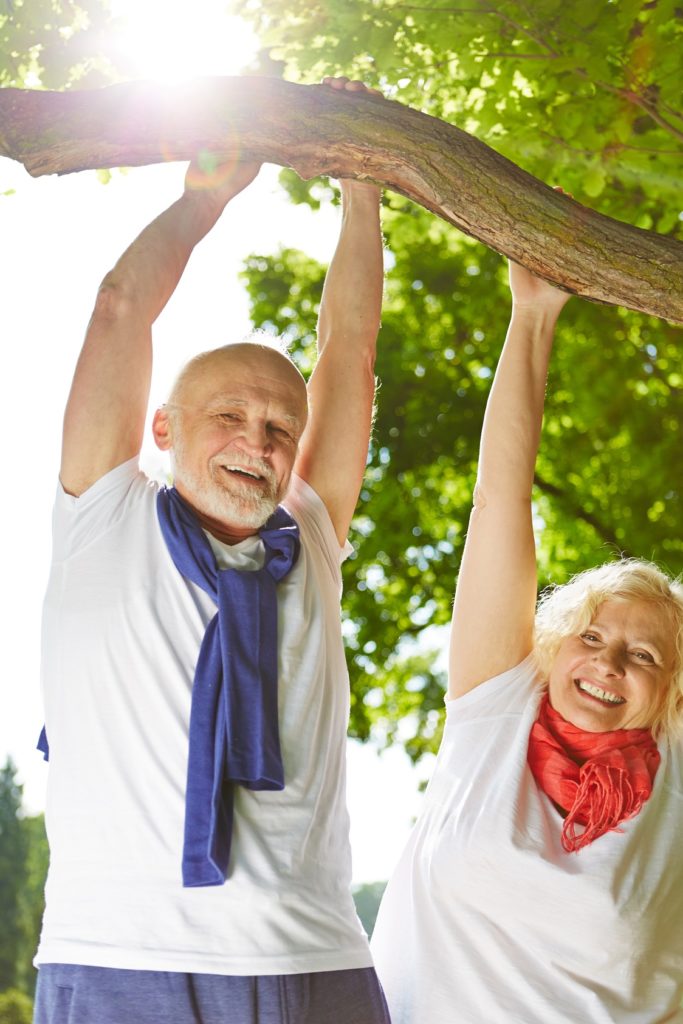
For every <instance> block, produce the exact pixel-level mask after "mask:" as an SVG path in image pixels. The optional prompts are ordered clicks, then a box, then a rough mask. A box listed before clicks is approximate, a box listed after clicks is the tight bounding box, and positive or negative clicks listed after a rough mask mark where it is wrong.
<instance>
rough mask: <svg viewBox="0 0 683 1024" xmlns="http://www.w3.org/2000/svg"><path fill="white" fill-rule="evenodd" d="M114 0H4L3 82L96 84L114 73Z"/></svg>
mask: <svg viewBox="0 0 683 1024" xmlns="http://www.w3.org/2000/svg"><path fill="white" fill-rule="evenodd" d="M108 23H109V4H108V0H0V86H3V87H4V86H26V87H29V88H38V87H39V86H44V87H45V88H46V89H64V88H71V87H83V86H85V85H87V86H90V87H95V86H98V85H102V84H103V83H104V82H106V81H110V80H111V78H112V75H113V73H114V72H113V67H112V63H111V58H110V56H109V55H108V54H107V52H106V51H107V47H106V36H105V34H104V33H105V28H106V26H107V25H108Z"/></svg>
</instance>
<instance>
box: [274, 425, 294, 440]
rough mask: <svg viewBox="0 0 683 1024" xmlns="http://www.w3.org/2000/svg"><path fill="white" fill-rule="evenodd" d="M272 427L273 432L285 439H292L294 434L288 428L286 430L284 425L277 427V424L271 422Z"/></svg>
mask: <svg viewBox="0 0 683 1024" xmlns="http://www.w3.org/2000/svg"><path fill="white" fill-rule="evenodd" d="M270 429H271V432H272V433H273V434H277V436H278V437H281V438H282V439H283V440H285V441H291V439H292V435H291V434H290V432H289V431H288V430H285V428H284V427H276V426H275V425H272V424H271V427H270Z"/></svg>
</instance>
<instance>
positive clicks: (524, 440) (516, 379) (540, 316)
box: [475, 306, 557, 505]
mask: <svg viewBox="0 0 683 1024" xmlns="http://www.w3.org/2000/svg"><path fill="white" fill-rule="evenodd" d="M556 320H557V313H555V312H554V311H553V310H548V309H544V308H543V307H542V306H539V307H537V308H534V307H522V308H516V307H514V306H513V311H512V317H511V320H510V326H509V328H508V333H507V337H506V339H505V345H504V347H503V351H502V353H501V357H500V360H499V363H498V368H497V370H496V374H495V378H494V381H493V385H492V387H491V392H490V395H489V400H488V403H487V406H486V413H485V416H484V425H483V429H482V437H481V448H480V453H479V470H478V477H477V492H476V494H475V505H476V504H479V503H488V502H489V501H491V499H493V498H495V499H496V500H498V499H501V498H502V499H504V500H520V499H521V500H528V499H530V498H531V488H532V483H533V477H534V467H535V463H536V455H537V452H538V446H539V443H540V437H541V424H542V420H543V405H544V398H545V387H546V379H547V373H548V362H549V360H550V353H551V350H552V344H553V335H554V329H555V322H556Z"/></svg>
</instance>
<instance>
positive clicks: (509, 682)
mask: <svg viewBox="0 0 683 1024" xmlns="http://www.w3.org/2000/svg"><path fill="white" fill-rule="evenodd" d="M540 688H541V684H540V680H539V678H538V673H537V670H536V663H535V659H534V656H533V654H530V655H528V657H526V658H525V659H524V661H521V662H520V663H519V665H515V666H513V668H509V669H507V670H506V671H505V672H501V673H500V674H499V675H497V676H493V677H492V678H491V679H487V680H486V682H483V683H480V684H479V686H475V687H474V689H472V690H469V691H468V692H467V693H464V694H463V695H462V696H461V697H456V698H455V699H454V700H447V701H446V714H447V716H448V720H449V721H451V720H455V721H458V722H464V721H468V720H471V719H475V718H483V717H486V716H488V715H501V714H512V715H514V714H519V713H520V711H521V710H522V709H523V708H524V707H525V706H526V704H527V702H528V700H529V697H530V695H531V694H532V693H533V692H534V691H538V690H540Z"/></svg>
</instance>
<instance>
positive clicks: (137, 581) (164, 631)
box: [35, 460, 371, 975]
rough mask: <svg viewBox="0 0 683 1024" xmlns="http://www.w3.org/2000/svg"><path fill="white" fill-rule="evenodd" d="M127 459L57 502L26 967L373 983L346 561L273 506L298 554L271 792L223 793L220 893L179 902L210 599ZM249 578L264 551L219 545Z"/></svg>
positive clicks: (184, 894)
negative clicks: (277, 781)
mask: <svg viewBox="0 0 683 1024" xmlns="http://www.w3.org/2000/svg"><path fill="white" fill-rule="evenodd" d="M156 494H157V485H155V484H153V483H151V482H150V481H149V480H148V479H147V478H146V477H145V476H144V475H143V474H142V473H140V472H139V471H138V468H137V462H136V461H135V460H133V461H131V462H128V463H125V464H124V465H121V466H119V467H117V468H116V469H115V470H113V471H112V472H111V473H109V474H107V476H105V477H103V478H102V479H101V480H99V481H98V482H97V483H96V484H95V485H94V486H93V487H91V488H90V489H89V490H88V491H86V492H85V494H83V495H81V496H80V497H79V498H74V497H71V496H69V495H67V494H65V493H64V491H63V490H62V489H61V488H60V489H59V491H58V495H57V501H56V506H55V512H54V554H53V564H52V571H51V575H50V580H49V584H48V590H47V596H46V600H45V613H44V624H43V691H44V700H45V722H46V727H47V735H48V739H49V743H50V764H49V777H48V792H47V809H46V824H47V832H48V838H49V841H50V870H49V875H48V881H47V888H46V900H47V909H46V912H45V918H44V922H43V932H42V936H41V941H40V947H39V950H38V954H37V956H36V961H35V962H36V964H37V965H40V964H41V963H71V964H86V965H94V966H100V967H118V968H132V969H138V970H164V971H181V972H203V973H213V974H242V975H245V974H246V975H257V974H291V973H302V972H312V971H328V970H342V969H348V968H355V967H367V966H369V965H370V964H371V957H370V953H369V948H368V943H367V939H366V936H365V934H364V932H363V930H362V926H361V925H360V922H359V920H358V918H357V916H356V913H355V909H354V905H353V900H352V898H351V895H350V877H351V863H350V860H351V858H350V848H349V842H348V826H349V822H348V814H347V809H346V797H345V739H346V730H347V724H348V708H349V682H348V674H347V670H346V664H345V660H344V651H343V645H342V640H341V630H340V621H339V600H340V593H341V574H340V568H339V567H340V562H341V561H342V559H343V558H344V557H345V554H347V553H348V550H349V549H343V550H342V549H340V547H339V544H338V542H337V539H336V537H335V534H334V529H333V527H332V523H331V521H330V519H329V516H328V514H327V511H326V510H325V507H324V505H323V503H322V502H321V500H320V498H319V497H318V496H317V495H316V494H315V492H314V491H313V490H311V488H310V487H309V486H308V485H307V484H306V483H304V481H302V480H300V479H297V478H294V479H293V481H292V485H291V487H290V491H289V493H288V495H287V498H286V499H285V502H284V504H285V505H286V507H287V508H288V509H289V510H290V511H291V512H292V514H293V515H294V517H295V519H296V520H297V522H298V524H299V527H300V531H301V542H302V543H301V553H300V555H299V558H298V561H297V563H296V565H295V567H294V568H293V569H292V571H291V572H290V573H289V575H288V576H287V577H286V578H285V579H284V580H283V581H282V582H281V583H280V584H278V620H279V627H278V628H279V635H278V651H279V654H278V660H279V665H278V670H279V724H280V741H281V747H282V755H283V762H284V770H285V788H284V790H283V791H282V792H256V791H250V790H246V789H244V788H243V787H241V786H237V787H236V788H235V811H234V823H233V825H234V828H233V837H232V847H231V859H230V866H229V877H228V880H227V882H226V883H225V885H222V886H211V887H207V888H189V889H185V888H183V886H182V878H181V861H182V842H183V823H184V816H185V778H186V768H187V747H188V743H187V738H188V724H189V714H190V699H191V691H192V680H193V676H194V668H195V663H196V660H197V654H198V651H199V647H200V644H201V641H202V638H203V635H204V630H205V627H206V624H207V622H208V621H209V620H210V619H211V618H212V617H213V616H214V615H215V613H216V606H215V604H214V602H213V601H212V600H211V598H210V597H209V596H208V595H207V594H206V593H204V591H202V590H200V589H199V588H198V587H196V586H195V585H194V584H193V583H190V582H188V581H187V580H186V579H185V578H184V577H183V576H181V574H180V573H179V572H178V570H177V569H176V568H175V565H174V564H173V561H172V559H171V556H170V555H169V553H168V551H167V548H166V544H165V543H164V540H163V537H162V535H161V531H160V528H159V524H158V519H157V513H156ZM221 547H222V549H223V552H222V555H223V559H224V561H225V562H226V564H228V563H229V564H232V565H242V566H244V567H247V568H249V567H251V568H255V567H257V566H258V565H261V564H262V562H263V544H262V542H261V540H260V539H259V538H258V536H255V537H250V538H248V539H247V540H245V541H242V542H241V543H239V544H236V545H234V546H232V547H230V546H228V545H221Z"/></svg>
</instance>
